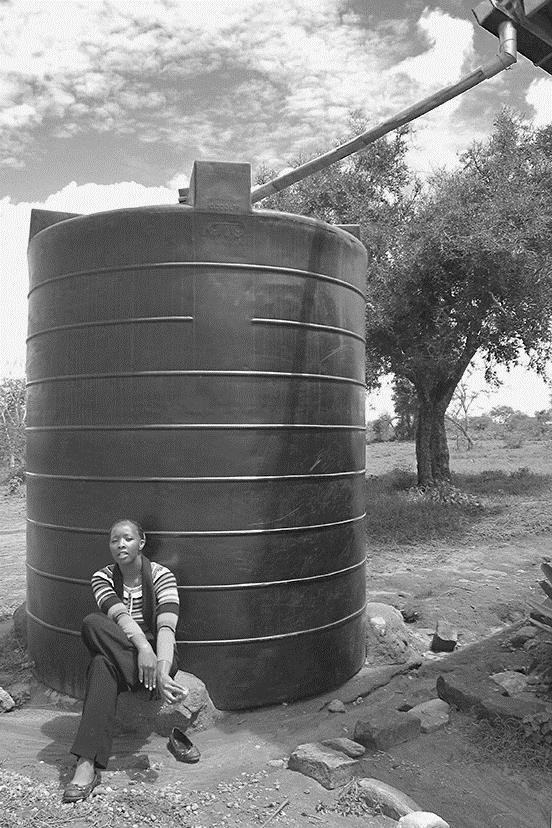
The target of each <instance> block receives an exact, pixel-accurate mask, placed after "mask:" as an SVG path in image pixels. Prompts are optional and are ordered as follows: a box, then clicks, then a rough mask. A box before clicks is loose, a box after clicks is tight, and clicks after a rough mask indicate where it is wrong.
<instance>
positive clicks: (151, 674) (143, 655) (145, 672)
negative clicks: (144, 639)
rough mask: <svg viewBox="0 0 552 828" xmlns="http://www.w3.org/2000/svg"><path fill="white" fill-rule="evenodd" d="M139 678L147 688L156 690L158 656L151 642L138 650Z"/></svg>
mask: <svg viewBox="0 0 552 828" xmlns="http://www.w3.org/2000/svg"><path fill="white" fill-rule="evenodd" d="M138 678H139V680H140V682H141V683H142V684H143V685H144V687H145V688H146V690H155V687H156V684H157V656H156V655H155V653H154V652H153V648H152V646H151V644H149V643H148V644H144V645H143V646H141V647H140V649H139V650H138Z"/></svg>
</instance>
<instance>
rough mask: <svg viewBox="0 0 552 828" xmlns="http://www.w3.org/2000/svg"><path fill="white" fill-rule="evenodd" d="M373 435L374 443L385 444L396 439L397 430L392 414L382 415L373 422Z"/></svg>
mask: <svg viewBox="0 0 552 828" xmlns="http://www.w3.org/2000/svg"><path fill="white" fill-rule="evenodd" d="M372 435H373V438H372V439H373V441H374V443H385V442H387V441H388V440H393V439H394V437H395V429H394V427H393V417H392V416H391V414H387V413H384V414H380V415H379V417H377V418H376V419H375V420H374V421H373V422H372Z"/></svg>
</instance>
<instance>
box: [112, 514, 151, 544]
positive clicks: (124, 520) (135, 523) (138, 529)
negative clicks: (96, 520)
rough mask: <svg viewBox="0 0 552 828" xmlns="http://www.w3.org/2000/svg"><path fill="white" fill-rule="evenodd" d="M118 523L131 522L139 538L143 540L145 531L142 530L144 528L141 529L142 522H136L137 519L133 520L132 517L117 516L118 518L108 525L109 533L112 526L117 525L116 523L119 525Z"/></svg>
mask: <svg viewBox="0 0 552 828" xmlns="http://www.w3.org/2000/svg"><path fill="white" fill-rule="evenodd" d="M119 523H132V525H133V526H135V527H136V531H137V532H138V534H139V536H140V538H141V539H142V540H145V539H146V533H145V532H144V530H143V529H142V524H140V523H138V521H137V520H134V518H119V520H115V521H114V522H113V523H112V524H111V526H110V527H109V534H110V535H111V532H112V531H113V527H114V526H118V525H119Z"/></svg>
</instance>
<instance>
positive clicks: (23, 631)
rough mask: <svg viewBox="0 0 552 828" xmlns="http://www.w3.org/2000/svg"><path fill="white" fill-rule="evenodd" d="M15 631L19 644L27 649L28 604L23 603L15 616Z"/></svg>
mask: <svg viewBox="0 0 552 828" xmlns="http://www.w3.org/2000/svg"><path fill="white" fill-rule="evenodd" d="M13 631H14V633H15V637H16V638H17V640H18V642H19V644H20V645H21V646H22V647H23V649H24V650H26V649H27V604H26V602H25V601H23V603H22V604H20V606H18V607H17V609H16V610H15V612H14V614H13Z"/></svg>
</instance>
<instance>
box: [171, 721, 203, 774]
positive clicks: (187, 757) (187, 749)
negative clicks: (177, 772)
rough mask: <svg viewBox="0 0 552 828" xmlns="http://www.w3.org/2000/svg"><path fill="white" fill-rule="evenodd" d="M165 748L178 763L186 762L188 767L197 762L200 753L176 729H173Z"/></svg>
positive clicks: (181, 732) (178, 729)
mask: <svg viewBox="0 0 552 828" xmlns="http://www.w3.org/2000/svg"><path fill="white" fill-rule="evenodd" d="M167 747H168V748H169V750H170V752H171V753H172V755H173V756H174V758H175V759H176V760H177V761H178V762H187V763H188V764H189V765H193V764H194V763H195V762H199V757H200V756H201V753H200V752H199V750H198V749H197V748H196V746H195V745H194V744H193V743H192V742H191V741H190V740H189V739H188V737H187V736H186V734H185V733H184V732H183V731H182V730H180V728H178V727H173V729H172V731H171V735H170V736H169V741H168V743H167Z"/></svg>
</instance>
